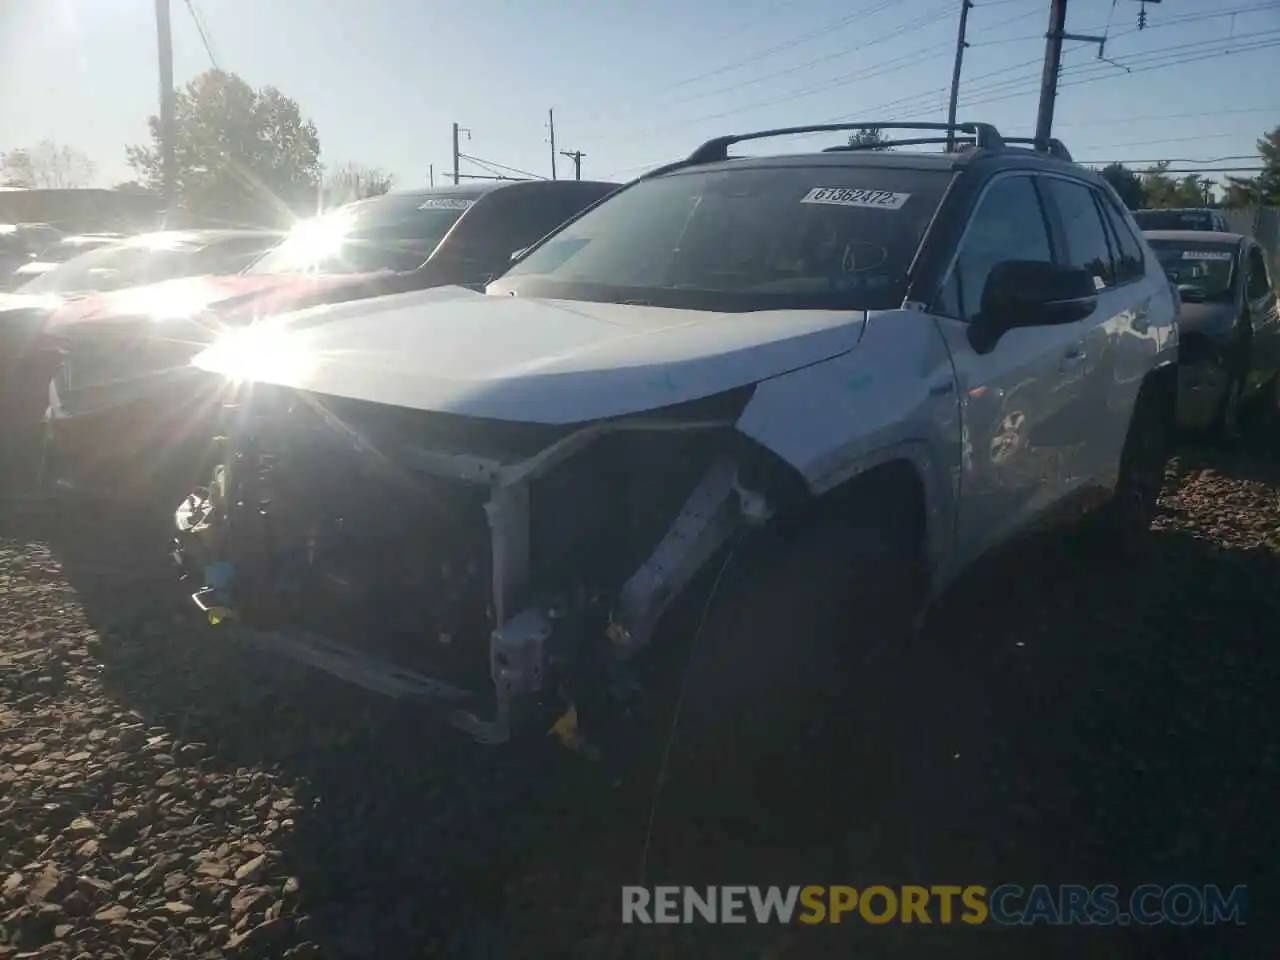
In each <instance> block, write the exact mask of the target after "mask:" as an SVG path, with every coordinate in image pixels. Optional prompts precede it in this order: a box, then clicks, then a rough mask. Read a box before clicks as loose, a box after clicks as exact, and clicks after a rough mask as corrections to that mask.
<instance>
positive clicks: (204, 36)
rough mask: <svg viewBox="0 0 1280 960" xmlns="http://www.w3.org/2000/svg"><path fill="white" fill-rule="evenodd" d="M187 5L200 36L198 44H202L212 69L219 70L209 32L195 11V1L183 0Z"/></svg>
mask: <svg viewBox="0 0 1280 960" xmlns="http://www.w3.org/2000/svg"><path fill="white" fill-rule="evenodd" d="M183 2H184V3H186V5H187V13H189V14H191V21H192V23H194V24H195V25H196V33H198V34H199V35H200V42H201V43H202V44H204V52H205V53H207V54H208V55H209V63H211V64H212V65H213V69H215V70H221V69H222V67H220V66H219V65H218V58H217V56H216V55H215V54H214V52H213V41H212V40H210V39H209V30H208V29H207V28H206V27H205V24H204V20H203V18H202V17H201V16H200V13H199V11H198V10H197V9H196V5H195V0H183Z"/></svg>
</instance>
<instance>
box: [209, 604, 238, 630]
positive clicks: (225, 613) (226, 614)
mask: <svg viewBox="0 0 1280 960" xmlns="http://www.w3.org/2000/svg"><path fill="white" fill-rule="evenodd" d="M234 616H235V612H234V611H233V610H232V609H231V608H230V607H210V608H209V623H210V624H211V625H213V626H215V627H216V626H217V625H218V624H220V623H221V622H222V621H223V620H230V619H231V618H232V617H234Z"/></svg>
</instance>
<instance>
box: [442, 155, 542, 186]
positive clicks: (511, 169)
mask: <svg viewBox="0 0 1280 960" xmlns="http://www.w3.org/2000/svg"><path fill="white" fill-rule="evenodd" d="M458 156H459V157H460V158H461V159H463V160H470V161H471V162H472V163H481V164H488V165H489V166H490V167H497V168H498V169H499V170H505V171H507V173H518V174H520V175H521V176H522V177H528V178H529V179H530V180H545V179H547V178H546V177H544V176H543V175H542V174H540V173H530V172H529V171H528V170H521V169H520V168H519V167H509V166H507V165H506V164H505V163H498V161H496V160H482V159H481V158H480V157H473V156H471V155H470V154H466V153H460V154H458Z"/></svg>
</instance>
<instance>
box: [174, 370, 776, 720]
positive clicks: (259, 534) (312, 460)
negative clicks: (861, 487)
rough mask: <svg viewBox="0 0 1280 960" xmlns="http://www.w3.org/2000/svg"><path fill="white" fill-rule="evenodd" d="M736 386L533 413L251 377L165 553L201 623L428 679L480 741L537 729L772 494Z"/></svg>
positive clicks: (763, 510) (394, 689) (299, 652)
mask: <svg viewBox="0 0 1280 960" xmlns="http://www.w3.org/2000/svg"><path fill="white" fill-rule="evenodd" d="M746 395H749V391H747V392H746V393H745V394H743V395H741V396H740V395H738V392H736V391H735V392H734V394H732V395H729V394H726V395H721V396H719V397H714V398H711V399H710V400H705V401H698V402H696V403H694V404H683V405H681V406H680V407H675V408H667V409H666V410H660V411H656V412H653V413H650V414H648V415H644V416H641V417H626V418H619V419H616V420H609V421H601V422H597V423H593V424H588V425H585V426H581V425H578V426H539V425H530V424H512V423H506V422H501V421H488V420H477V419H475V418H468V417H460V416H453V415H446V414H438V413H427V412H422V411H414V410H407V409H402V408H391V407H386V406H381V405H374V404H368V403H360V402H356V401H347V400H337V399H334V398H331V397H317V396H314V395H309V394H303V393H299V392H296V391H292V390H289V389H287V388H278V387H270V386H263V385H256V386H254V387H253V388H252V392H251V393H248V392H247V391H246V395H245V396H243V397H240V398H238V402H237V403H235V404H228V405H227V406H226V408H225V424H224V428H223V430H222V431H221V432H222V434H223V435H222V436H221V437H219V439H218V446H219V449H220V452H221V455H220V457H219V460H220V462H219V463H218V465H217V466H216V467H215V468H214V470H213V475H212V478H211V481H210V483H209V485H208V487H205V488H201V489H199V490H197V491H195V492H193V493H192V494H191V495H190V496H188V497H187V499H186V500H185V501H184V502H183V503H182V504H181V506H180V507H179V508H178V511H177V513H176V516H175V520H176V524H177V528H178V534H177V539H176V543H175V550H174V557H175V560H176V561H177V563H178V564H179V566H180V568H181V570H182V573H183V576H184V578H185V579H186V580H188V581H189V582H198V583H199V584H200V586H199V589H198V590H196V592H195V593H194V594H193V599H194V600H195V601H196V603H197V604H198V605H199V606H200V607H201V608H202V609H203V610H204V611H206V613H207V615H208V617H209V619H210V622H212V623H215V624H218V623H223V622H232V623H235V622H237V621H239V622H240V623H241V624H242V625H243V627H244V628H246V629H251V630H253V631H256V632H258V634H259V635H261V636H267V637H269V638H270V639H269V643H268V645H269V646H275V647H277V648H278V650H279V651H280V652H282V653H287V654H291V655H293V656H294V657H295V658H296V659H302V660H304V661H307V662H310V663H311V664H312V665H314V666H317V667H320V668H321V669H324V670H327V671H328V672H331V673H335V674H337V675H339V676H342V677H343V678H344V679H346V680H350V681H353V682H356V683H359V684H361V685H362V686H365V687H368V688H370V689H374V690H377V691H379V692H382V693H386V694H390V695H393V696H406V695H412V696H422V697H425V698H427V699H429V700H432V701H435V702H437V703H439V704H441V705H443V706H445V707H447V708H448V710H449V715H450V719H451V721H452V722H453V723H454V725H455V726H458V727H460V728H462V729H465V730H467V731H468V732H469V733H471V735H472V736H473V737H475V739H477V740H479V741H482V742H490V743H500V742H504V741H505V740H507V739H509V737H510V736H511V735H512V733H513V732H515V731H518V730H524V729H537V730H538V732H540V733H541V732H545V731H546V729H547V722H548V721H550V720H554V718H555V717H556V716H559V715H561V714H563V713H564V711H565V709H566V707H571V706H573V705H574V703H575V702H576V701H577V700H578V699H579V698H580V697H582V696H584V695H590V694H591V692H592V691H593V690H597V691H598V689H599V688H600V687H602V686H603V685H605V684H607V683H608V682H609V678H610V676H611V672H612V669H613V667H614V666H615V665H617V664H625V663H626V662H627V661H628V660H629V659H630V658H631V657H632V655H633V654H634V653H636V652H637V651H638V650H640V649H642V648H644V647H645V646H646V645H647V644H648V643H649V641H650V639H651V638H652V637H653V636H654V634H655V630H656V628H657V626H658V621H659V619H660V618H661V616H662V615H663V613H664V612H665V611H666V610H667V608H668V607H669V605H670V604H671V602H672V601H673V600H674V599H675V598H676V597H677V596H678V595H679V594H680V593H681V590H682V589H683V588H684V587H686V586H687V585H688V584H689V582H690V581H691V580H692V578H693V577H694V575H695V574H697V573H698V572H699V570H701V569H703V568H704V566H705V565H706V564H707V562H708V560H710V559H711V558H712V557H713V556H715V555H716V554H717V553H718V552H719V551H720V550H721V549H722V548H723V547H724V546H725V544H726V543H727V542H728V541H729V540H730V538H732V537H733V536H734V535H735V534H736V533H738V532H739V531H740V530H743V529H745V528H747V527H749V526H750V525H751V524H753V523H762V522H764V521H765V520H767V519H768V517H769V516H770V513H771V511H772V509H773V506H772V504H771V503H770V502H769V501H768V500H767V499H766V498H765V497H764V496H763V494H762V493H760V492H757V489H756V488H757V487H763V486H764V484H763V482H760V483H757V484H756V485H755V486H749V485H748V481H749V480H750V479H751V477H761V476H763V475H762V474H760V472H759V471H758V470H755V471H749V470H748V469H744V467H750V466H752V465H753V464H752V461H753V458H754V457H756V456H757V454H756V453H755V451H754V450H753V449H752V447H751V444H750V441H748V440H746V439H745V438H743V437H742V435H741V434H739V433H737V432H736V431H735V430H734V429H733V422H734V420H735V419H736V416H737V412H738V411H739V410H740V409H741V406H742V405H743V403H745V397H746ZM755 466H758V464H756V465H755ZM749 473H750V474H751V476H748V474H749Z"/></svg>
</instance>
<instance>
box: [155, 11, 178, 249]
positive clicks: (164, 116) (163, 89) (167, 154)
mask: <svg viewBox="0 0 1280 960" xmlns="http://www.w3.org/2000/svg"><path fill="white" fill-rule="evenodd" d="M156 48H157V51H158V53H159V57H160V164H161V172H162V176H163V178H164V215H165V225H166V226H169V225H170V223H171V221H172V219H173V205H174V185H175V184H174V182H175V180H176V175H175V173H176V172H175V170H174V156H173V33H172V30H171V28H170V25H169V0H156Z"/></svg>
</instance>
